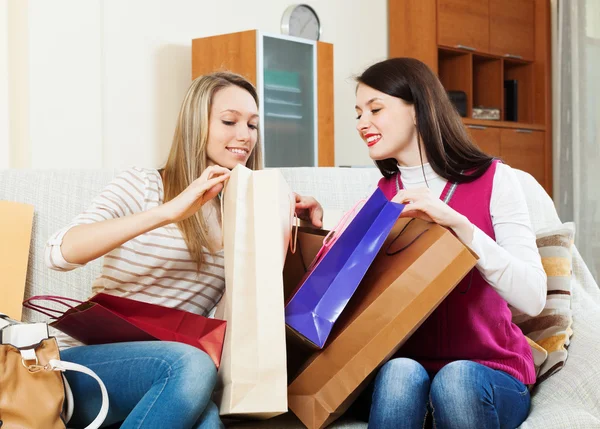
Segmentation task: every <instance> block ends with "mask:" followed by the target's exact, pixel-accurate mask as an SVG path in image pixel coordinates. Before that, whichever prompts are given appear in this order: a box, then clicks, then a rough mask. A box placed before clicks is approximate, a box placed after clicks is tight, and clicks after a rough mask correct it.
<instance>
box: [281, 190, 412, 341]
mask: <svg viewBox="0 0 600 429" xmlns="http://www.w3.org/2000/svg"><path fill="white" fill-rule="evenodd" d="M403 209H404V205H402V204H396V203H393V202H390V201H388V199H387V198H386V197H385V195H384V194H383V192H382V191H381V190H380V189H377V190H376V191H375V192H374V193H373V194H372V195H371V197H370V198H369V199H368V200H367V201H366V202H365V203H364V205H363V206H362V208H361V209H360V210H359V211H358V213H356V215H355V216H354V218H353V219H352V220H350V221H349V222H348V224H347V225H345V226H344V227H343V228H341V229H340V231H337V230H336V231H335V235H338V234H339V235H338V236H335V235H334V239H335V240H336V241H335V242H334V243H333V244H332V245H331V247H328V246H325V247H324V248H323V249H324V250H325V251H324V252H323V253H322V255H323V256H321V257H319V259H318V260H317V261H315V263H313V264H312V265H313V266H311V267H310V268H309V269H308V273H307V274H306V276H305V277H304V278H303V280H302V281H301V283H300V285H299V286H298V288H297V290H296V291H294V293H293V294H292V296H291V297H290V299H289V300H288V301H286V305H285V322H286V324H287V327H288V328H289V329H290V330H291V331H292V332H293V333H294V334H296V335H298V336H299V337H300V338H301V339H302V340H304V341H305V343H306V344H307V345H309V346H312V347H314V348H319V349H322V348H323V347H324V346H325V344H326V342H327V339H328V338H329V335H330V333H331V330H332V329H333V326H334V325H335V323H336V321H337V320H338V318H339V317H340V314H341V313H342V312H343V310H344V308H345V307H346V305H347V303H348V302H349V300H350V299H351V297H352V295H353V294H354V292H355V291H356V289H357V288H358V285H359V284H360V282H361V280H362V278H363V276H364V275H365V273H366V272H367V270H368V268H369V266H370V265H371V263H372V262H373V259H375V257H376V256H377V253H378V252H379V249H381V246H382V245H383V243H384V242H385V239H386V237H387V235H388V234H389V232H390V230H391V229H392V227H393V226H394V224H395V223H396V220H397V219H398V217H399V216H400V213H401V212H402V210H403Z"/></svg>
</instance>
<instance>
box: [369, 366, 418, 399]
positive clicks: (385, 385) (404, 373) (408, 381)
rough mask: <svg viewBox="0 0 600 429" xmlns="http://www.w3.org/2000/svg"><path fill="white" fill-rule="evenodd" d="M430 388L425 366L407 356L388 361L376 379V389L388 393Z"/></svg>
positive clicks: (392, 394)
mask: <svg viewBox="0 0 600 429" xmlns="http://www.w3.org/2000/svg"><path fill="white" fill-rule="evenodd" d="M428 388H429V374H427V371H426V370H425V368H423V366H422V365H421V364H420V363H418V362H416V361H414V360H412V359H407V358H396V359H392V360H390V361H389V362H387V363H386V364H385V365H383V367H382V368H381V370H380V371H379V373H378V374H377V378H376V380H375V389H376V390H379V391H384V392H385V394H386V395H390V396H395V393H398V394H400V393H402V392H407V391H414V390H415V389H428Z"/></svg>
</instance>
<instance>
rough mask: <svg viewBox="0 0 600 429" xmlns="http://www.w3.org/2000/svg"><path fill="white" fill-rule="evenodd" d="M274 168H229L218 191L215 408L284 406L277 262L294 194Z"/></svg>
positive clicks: (245, 410)
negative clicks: (220, 323) (220, 263)
mask: <svg viewBox="0 0 600 429" xmlns="http://www.w3.org/2000/svg"><path fill="white" fill-rule="evenodd" d="M291 195H292V194H291V191H290V189H289V187H288V185H287V183H286V182H285V180H284V178H283V176H282V175H281V173H280V172H279V171H278V170H262V171H251V170H249V169H247V168H246V167H243V166H241V165H239V166H237V167H236V168H234V170H233V171H232V173H231V177H230V179H229V181H228V183H227V185H226V188H225V191H224V196H223V199H224V219H223V239H224V249H225V283H226V286H225V294H224V296H223V298H222V299H221V302H220V303H219V306H218V308H217V312H216V317H217V318H219V319H224V320H226V321H227V330H226V333H225V343H224V347H223V355H222V359H221V367H220V369H219V381H218V384H217V388H216V392H215V399H216V401H217V404H218V405H219V408H220V413H221V415H227V416H234V417H252V418H259V419H260V418H270V417H273V416H276V415H278V414H282V413H285V412H286V411H287V409H288V408H287V370H286V348H285V347H286V346H285V320H284V311H283V265H284V260H285V256H286V253H287V248H288V245H289V242H290V232H291V222H292V221H291V220H292V219H293V218H292V216H293V207H294V202H293V199H292V198H291Z"/></svg>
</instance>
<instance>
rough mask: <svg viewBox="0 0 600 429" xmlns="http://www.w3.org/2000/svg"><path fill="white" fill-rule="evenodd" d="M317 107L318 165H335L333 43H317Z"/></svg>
mask: <svg viewBox="0 0 600 429" xmlns="http://www.w3.org/2000/svg"><path fill="white" fill-rule="evenodd" d="M317 109H318V130H319V154H318V159H319V161H318V165H319V167H333V166H334V165H335V145H334V142H335V139H334V127H333V45H332V44H330V43H323V42H318V43H317Z"/></svg>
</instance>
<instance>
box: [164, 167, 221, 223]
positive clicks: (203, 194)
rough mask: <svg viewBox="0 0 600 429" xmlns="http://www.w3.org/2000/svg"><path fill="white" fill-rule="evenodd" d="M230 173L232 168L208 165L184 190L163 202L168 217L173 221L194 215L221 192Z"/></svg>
mask: <svg viewBox="0 0 600 429" xmlns="http://www.w3.org/2000/svg"><path fill="white" fill-rule="evenodd" d="M230 174H231V171H230V170H228V169H227V168H224V167H221V166H219V165H212V166H210V167H207V168H206V169H205V170H204V171H203V172H202V174H201V175H200V177H198V178H197V179H196V180H194V181H193V182H192V183H191V184H190V185H189V186H188V187H187V188H185V189H184V190H183V192H181V193H180V194H179V195H177V196H176V197H175V198H173V199H172V200H171V201H169V202H167V203H165V204H163V206H162V207H163V209H164V210H166V211H167V212H166V216H167V219H169V221H170V222H172V223H173V222H180V221H182V220H184V219H187V218H188V217H190V216H192V215H193V214H194V213H196V212H197V211H198V210H200V208H201V207H202V206H203V205H204V204H205V203H206V202H208V201H210V200H212V199H213V198H214V197H216V196H217V195H218V194H219V192H221V190H222V189H223V184H224V182H225V180H227V179H228V178H229V175H230Z"/></svg>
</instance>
